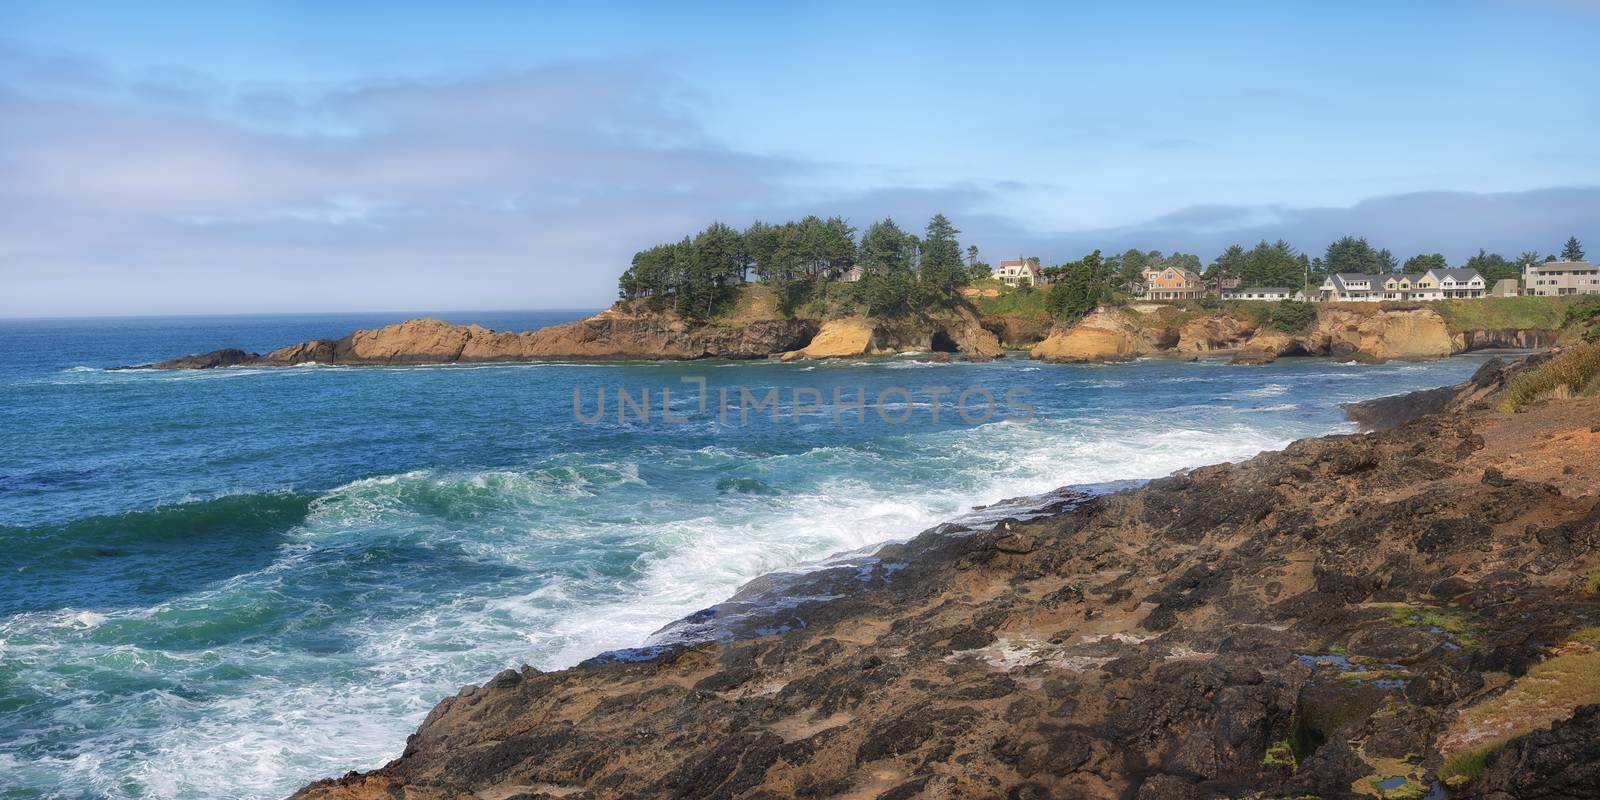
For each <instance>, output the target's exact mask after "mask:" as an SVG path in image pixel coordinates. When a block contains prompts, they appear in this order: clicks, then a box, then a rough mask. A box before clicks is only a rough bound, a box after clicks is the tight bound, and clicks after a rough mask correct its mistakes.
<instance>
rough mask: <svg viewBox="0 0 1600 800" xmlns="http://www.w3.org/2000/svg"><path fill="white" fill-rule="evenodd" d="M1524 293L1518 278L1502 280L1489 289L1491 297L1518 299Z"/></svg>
mask: <svg viewBox="0 0 1600 800" xmlns="http://www.w3.org/2000/svg"><path fill="white" fill-rule="evenodd" d="M1521 293H1522V286H1521V285H1520V284H1519V283H1518V282H1517V279H1516V278H1501V279H1500V280H1497V281H1495V282H1494V286H1492V287H1490V289H1489V296H1490V297H1516V296H1517V295H1519V294H1521Z"/></svg>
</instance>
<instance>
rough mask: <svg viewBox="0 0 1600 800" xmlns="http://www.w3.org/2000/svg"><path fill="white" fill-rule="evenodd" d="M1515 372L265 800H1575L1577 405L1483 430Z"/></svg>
mask: <svg viewBox="0 0 1600 800" xmlns="http://www.w3.org/2000/svg"><path fill="white" fill-rule="evenodd" d="M1527 368H1528V367H1525V366H1521V365H1516V366H1512V367H1509V368H1508V367H1505V366H1504V365H1502V364H1500V363H1499V362H1498V361H1491V362H1489V363H1488V364H1486V365H1485V367H1484V368H1483V369H1482V370H1480V371H1479V373H1478V374H1477V375H1475V376H1474V378H1473V380H1472V381H1469V382H1468V383H1466V384H1463V385H1461V386H1459V387H1453V388H1451V389H1449V390H1448V391H1436V392H1433V393H1420V394H1417V395H1410V396H1405V397H1403V398H1386V399H1382V400H1379V401H1374V402H1372V403H1365V404H1357V406H1356V407H1355V408H1353V409H1352V410H1351V412H1352V416H1353V417H1355V418H1357V419H1360V420H1362V421H1363V423H1364V424H1366V425H1367V426H1369V427H1374V428H1382V429H1383V430H1380V431H1378V432H1375V433H1371V434H1361V435H1342V436H1327V437H1321V438H1316V439H1307V440H1302V441H1299V442H1296V443H1294V444H1292V445H1290V446H1289V447H1288V448H1286V449H1285V450H1283V451H1282V452H1275V453H1265V454H1262V455H1260V456H1258V457H1256V458H1254V459H1251V460H1249V461H1247V462H1244V463H1240V464H1221V465H1215V466H1209V467H1202V468H1199V469H1194V470H1190V471H1187V472H1184V473H1181V474H1177V475H1174V476H1172V477H1168V478H1164V479H1161V480H1156V481H1153V482H1150V483H1149V484H1146V485H1145V486H1143V487H1141V488H1138V489H1134V490H1129V491H1124V492H1117V493H1113V494H1109V495H1104V496H1094V497H1089V496H1075V495H1073V496H1068V495H1062V496H1061V497H1059V498H1057V502H1058V505H1056V506H1055V507H1053V508H1050V509H1045V510H1043V511H1042V512H1041V513H1042V515H1041V516H1034V515H1031V514H1016V515H1014V516H1002V517H1001V518H1000V519H997V520H989V521H988V522H986V523H985V524H984V525H980V526H976V527H974V526H967V525H960V524H954V525H945V526H940V527H938V528H934V529H932V530H930V531H927V532H925V533H923V534H921V535H920V536H918V537H916V538H915V539H913V540H911V541H909V542H906V543H904V544H896V545H889V546H886V547H884V548H882V549H880V550H879V551H877V552H876V553H875V554H874V555H873V556H872V557H871V558H869V559H863V560H860V561H859V562H855V563H851V564H848V565H840V566H839V567H837V568H835V569H830V570H819V571H817V572H816V573H813V574H811V575H809V576H807V577H806V578H805V579H804V581H805V583H804V585H803V586H799V587H796V586H789V587H785V592H787V593H788V596H789V597H791V598H793V602H789V603H785V604H771V603H746V604H745V606H744V607H742V608H739V609H735V608H734V605H735V604H739V603H741V602H742V601H743V600H748V599H750V598H751V597H752V596H753V594H759V592H761V591H763V587H761V586H760V585H758V584H752V586H751V587H747V589H746V590H745V591H743V592H741V595H740V596H736V597H735V598H733V599H731V600H730V601H729V603H726V604H723V605H720V606H718V607H715V608H713V609H708V610H707V611H706V612H702V614H697V615H695V617H692V618H690V619H689V620H686V621H685V623H686V624H709V623H711V622H712V621H715V620H716V619H717V618H718V617H719V616H724V617H733V618H735V619H736V621H735V622H734V623H732V624H729V625H726V626H724V627H722V628H720V629H719V630H718V631H717V633H716V635H714V636H712V637H711V640H709V641H704V640H701V641H695V640H694V639H695V637H686V638H685V640H684V642H683V643H678V644H670V643H669V644H665V645H662V646H659V647H656V648H652V649H650V650H647V651H642V652H641V651H621V652H617V653H612V654H606V655H603V656H601V657H597V658H595V659H592V660H591V661H589V662H586V663H585V664H583V665H580V666H578V667H575V668H572V669H567V670H562V671H559V672H550V673H544V672H540V671H538V670H536V669H533V668H531V667H524V668H523V669H521V670H507V671H505V672H503V673H501V674H500V675H497V676H495V677H494V678H493V679H492V680H490V681H489V682H487V683H486V684H484V685H482V686H469V687H467V688H465V689H463V690H462V691H461V693H460V694H458V695H456V696H454V697H451V698H448V699H446V700H444V701H443V702H441V703H440V704H439V705H438V706H437V707H436V708H435V709H434V710H433V712H432V713H431V714H429V716H428V718H427V719H426V720H425V721H424V722H423V724H422V726H421V727H420V728H419V729H418V731H417V732H416V733H415V734H414V735H412V736H411V737H410V738H409V739H408V741H407V743H406V747H405V751H404V753H403V755H402V756H401V757H400V758H398V759H396V760H394V761H392V762H390V763H389V764H388V765H386V766H384V767H383V768H381V769H378V770H374V771H372V772H368V773H350V774H348V775H346V776H344V777H342V778H338V779H333V780H327V781H321V782H318V783H316V784H313V785H311V786H308V787H306V788H305V789H303V790H302V791H301V792H299V793H298V794H297V795H296V797H301V798H328V799H333V798H393V797H405V798H412V800H431V799H434V798H438V799H440V800H442V799H443V798H484V799H485V800H488V799H494V800H510V799H511V798H518V799H520V800H531V799H532V798H558V797H560V798H614V797H627V798H647V797H648V798H654V797H672V798H736V797H738V798H789V797H798V798H878V799H879V800H906V799H908V798H924V797H926V798H969V797H980V798H989V797H997V798H998V797H1007V798H1048V797H1094V798H1099V797H1105V798H1138V799H1140V800H1160V799H1163V798H1174V799H1176V798H1213V797H1241V796H1250V797H1263V798H1276V797H1306V796H1317V797H1321V798H1325V799H1331V798H1344V797H1384V798H1399V797H1422V796H1424V795H1425V794H1427V793H1429V792H1447V793H1448V794H1449V796H1451V797H1484V798H1491V797H1492V798H1514V797H1535V796H1537V797H1573V798H1578V797H1593V796H1595V791H1596V787H1597V786H1600V707H1597V706H1596V705H1594V704H1596V703H1600V678H1597V676H1600V627H1596V626H1600V494H1597V491H1600V486H1597V483H1596V476H1597V475H1600V397H1595V396H1588V397H1579V398H1575V399H1567V400H1547V401H1542V402H1539V403H1535V404H1533V405H1532V406H1531V407H1530V408H1528V410H1526V411H1525V412H1523V413H1517V414H1512V413H1508V412H1503V411H1500V410H1498V409H1497V398H1498V396H1499V392H1500V391H1501V390H1502V389H1503V387H1504V386H1505V384H1506V381H1507V380H1508V378H1509V377H1510V376H1511V375H1512V374H1514V373H1516V372H1517V371H1518V370H1522V369H1527ZM735 610H737V611H738V612H739V613H738V614H735V613H733V612H734V611H735Z"/></svg>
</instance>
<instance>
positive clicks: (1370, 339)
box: [1235, 306, 1461, 364]
mask: <svg viewBox="0 0 1600 800" xmlns="http://www.w3.org/2000/svg"><path fill="white" fill-rule="evenodd" d="M1457 352H1461V350H1460V349H1458V348H1457V347H1456V346H1455V342H1454V340H1453V339H1452V338H1451V336H1450V332H1449V329H1448V328H1447V327H1446V326H1445V322H1444V318H1443V317H1441V316H1439V314H1438V312H1436V311H1433V310H1432V309H1425V308H1424V309H1403V310H1389V309H1374V310H1370V311H1369V310H1366V309H1362V310H1359V311H1358V310H1353V309H1347V308H1341V307H1338V306H1326V307H1323V308H1320V309H1318V312H1317V320H1316V324H1315V325H1314V326H1313V327H1312V328H1311V329H1310V330H1309V331H1306V332H1304V333H1285V332H1282V331H1278V330H1274V329H1273V328H1271V327H1270V326H1262V327H1261V328H1260V329H1259V330H1257V331H1256V333H1255V335H1253V336H1251V337H1250V339H1249V340H1248V341H1246V342H1245V343H1244V345H1243V346H1242V347H1241V348H1240V352H1239V354H1238V356H1237V357H1236V358H1235V361H1236V362H1237V363H1244V364H1262V363H1266V362H1269V361H1272V360H1274V359H1277V358H1279V357H1282V356H1288V355H1306V356H1334V357H1339V358H1353V359H1357V360H1361V361H1391V360H1397V359H1398V360H1404V359H1429V358H1443V357H1444V356H1448V355H1452V354H1454V353H1457Z"/></svg>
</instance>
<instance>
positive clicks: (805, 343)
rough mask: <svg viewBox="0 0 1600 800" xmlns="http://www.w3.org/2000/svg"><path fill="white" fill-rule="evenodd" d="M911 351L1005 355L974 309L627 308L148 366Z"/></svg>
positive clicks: (416, 327) (429, 322) (421, 322)
mask: <svg viewBox="0 0 1600 800" xmlns="http://www.w3.org/2000/svg"><path fill="white" fill-rule="evenodd" d="M905 351H935V352H938V351H942V352H948V353H960V354H962V355H963V356H965V357H966V358H968V359H970V360H974V361H982V360H987V359H990V358H998V357H1000V356H1001V355H1003V354H1004V351H1003V350H1002V349H1001V347H1000V342H999V340H998V339H997V338H996V337H995V335H994V334H993V333H991V332H989V331H988V330H987V329H985V328H984V327H983V325H982V324H981V323H980V321H979V320H978V318H977V317H976V316H975V315H974V314H972V313H971V312H970V311H968V310H966V309H957V310H955V311H951V312H945V313H942V314H939V315H936V316H926V317H918V318H915V319H906V320H873V319H867V318H865V317H849V318H844V319H837V320H831V321H829V322H826V323H819V322H818V321H817V320H813V319H801V318H785V317H776V316H772V317H767V316H755V317H744V318H740V319H737V320H734V321H728V322H713V323H709V324H691V323H689V322H686V321H684V320H683V319H680V318H678V317H677V316H674V315H672V314H659V313H651V312H648V311H633V312H625V311H620V310H617V309H609V310H607V311H604V312H601V313H599V314H596V315H595V316H593V317H589V318H588V319H582V320H577V321H575V322H568V323H564V324H561V325H552V326H550V327H548V328H540V329H539V330H536V331H525V332H520V333H517V332H508V331H492V330H489V329H488V328H485V327H482V326H480V325H452V324H450V323H447V322H441V321H439V320H436V319H413V320H407V321H405V322H401V323H398V324H395V325H388V326H385V327H382V328H377V329H373V330H359V331H356V332H354V333H351V334H350V335H348V336H345V337H343V338H341V339H314V340H312V341H309V342H301V343H299V344H294V345H289V346H288V347H282V348H279V349H277V350H274V351H272V352H270V353H267V354H266V355H261V354H258V353H248V352H245V351H243V350H238V349H226V350H216V351H213V352H210V353H204V354H201V355H193V356H182V357H180V358H173V359H168V360H166V361H159V362H156V363H154V364H148V365H144V366H146V367H151V368H155V369H212V368H217V367H233V366H276V367H282V366H294V365H297V364H311V363H315V364H347V365H383V364H456V363H462V364H467V363H488V362H503V361H528V360H534V359H558V358H585V359H650V360H689V359H698V358H733V359H749V358H767V357H769V356H774V355H779V354H786V358H787V359H794V358H827V357H834V356H863V355H878V354H883V353H894V352H905Z"/></svg>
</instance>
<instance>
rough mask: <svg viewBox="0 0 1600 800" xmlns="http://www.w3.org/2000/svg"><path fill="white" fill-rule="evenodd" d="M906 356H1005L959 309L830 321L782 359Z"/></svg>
mask: <svg viewBox="0 0 1600 800" xmlns="http://www.w3.org/2000/svg"><path fill="white" fill-rule="evenodd" d="M905 352H917V353H947V354H960V355H961V356H963V357H964V358H966V359H967V360H969V361H987V360H989V359H993V358H1000V357H1001V356H1003V355H1004V354H1005V351H1004V350H1003V349H1002V348H1001V347H1000V340H999V339H998V338H997V337H996V336H995V335H994V333H992V332H991V331H989V330H988V329H987V328H985V327H984V326H983V324H982V323H981V322H980V321H979V319H978V317H977V316H976V315H974V314H973V313H972V312H970V311H968V310H966V309H964V308H963V309H957V310H955V311H951V312H948V313H944V314H940V315H937V316H931V317H914V318H907V319H897V320H885V319H873V318H870V317H845V318H842V319H833V320H828V321H827V322H824V323H822V327H821V329H820V330H818V331H817V335H816V336H815V337H814V338H812V340H811V342H810V343H809V344H807V345H806V346H805V347H803V348H799V349H797V350H792V351H790V352H787V353H784V354H783V360H784V361H795V360H799V359H805V358H850V357H860V356H873V355H884V354H888V353H905Z"/></svg>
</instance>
